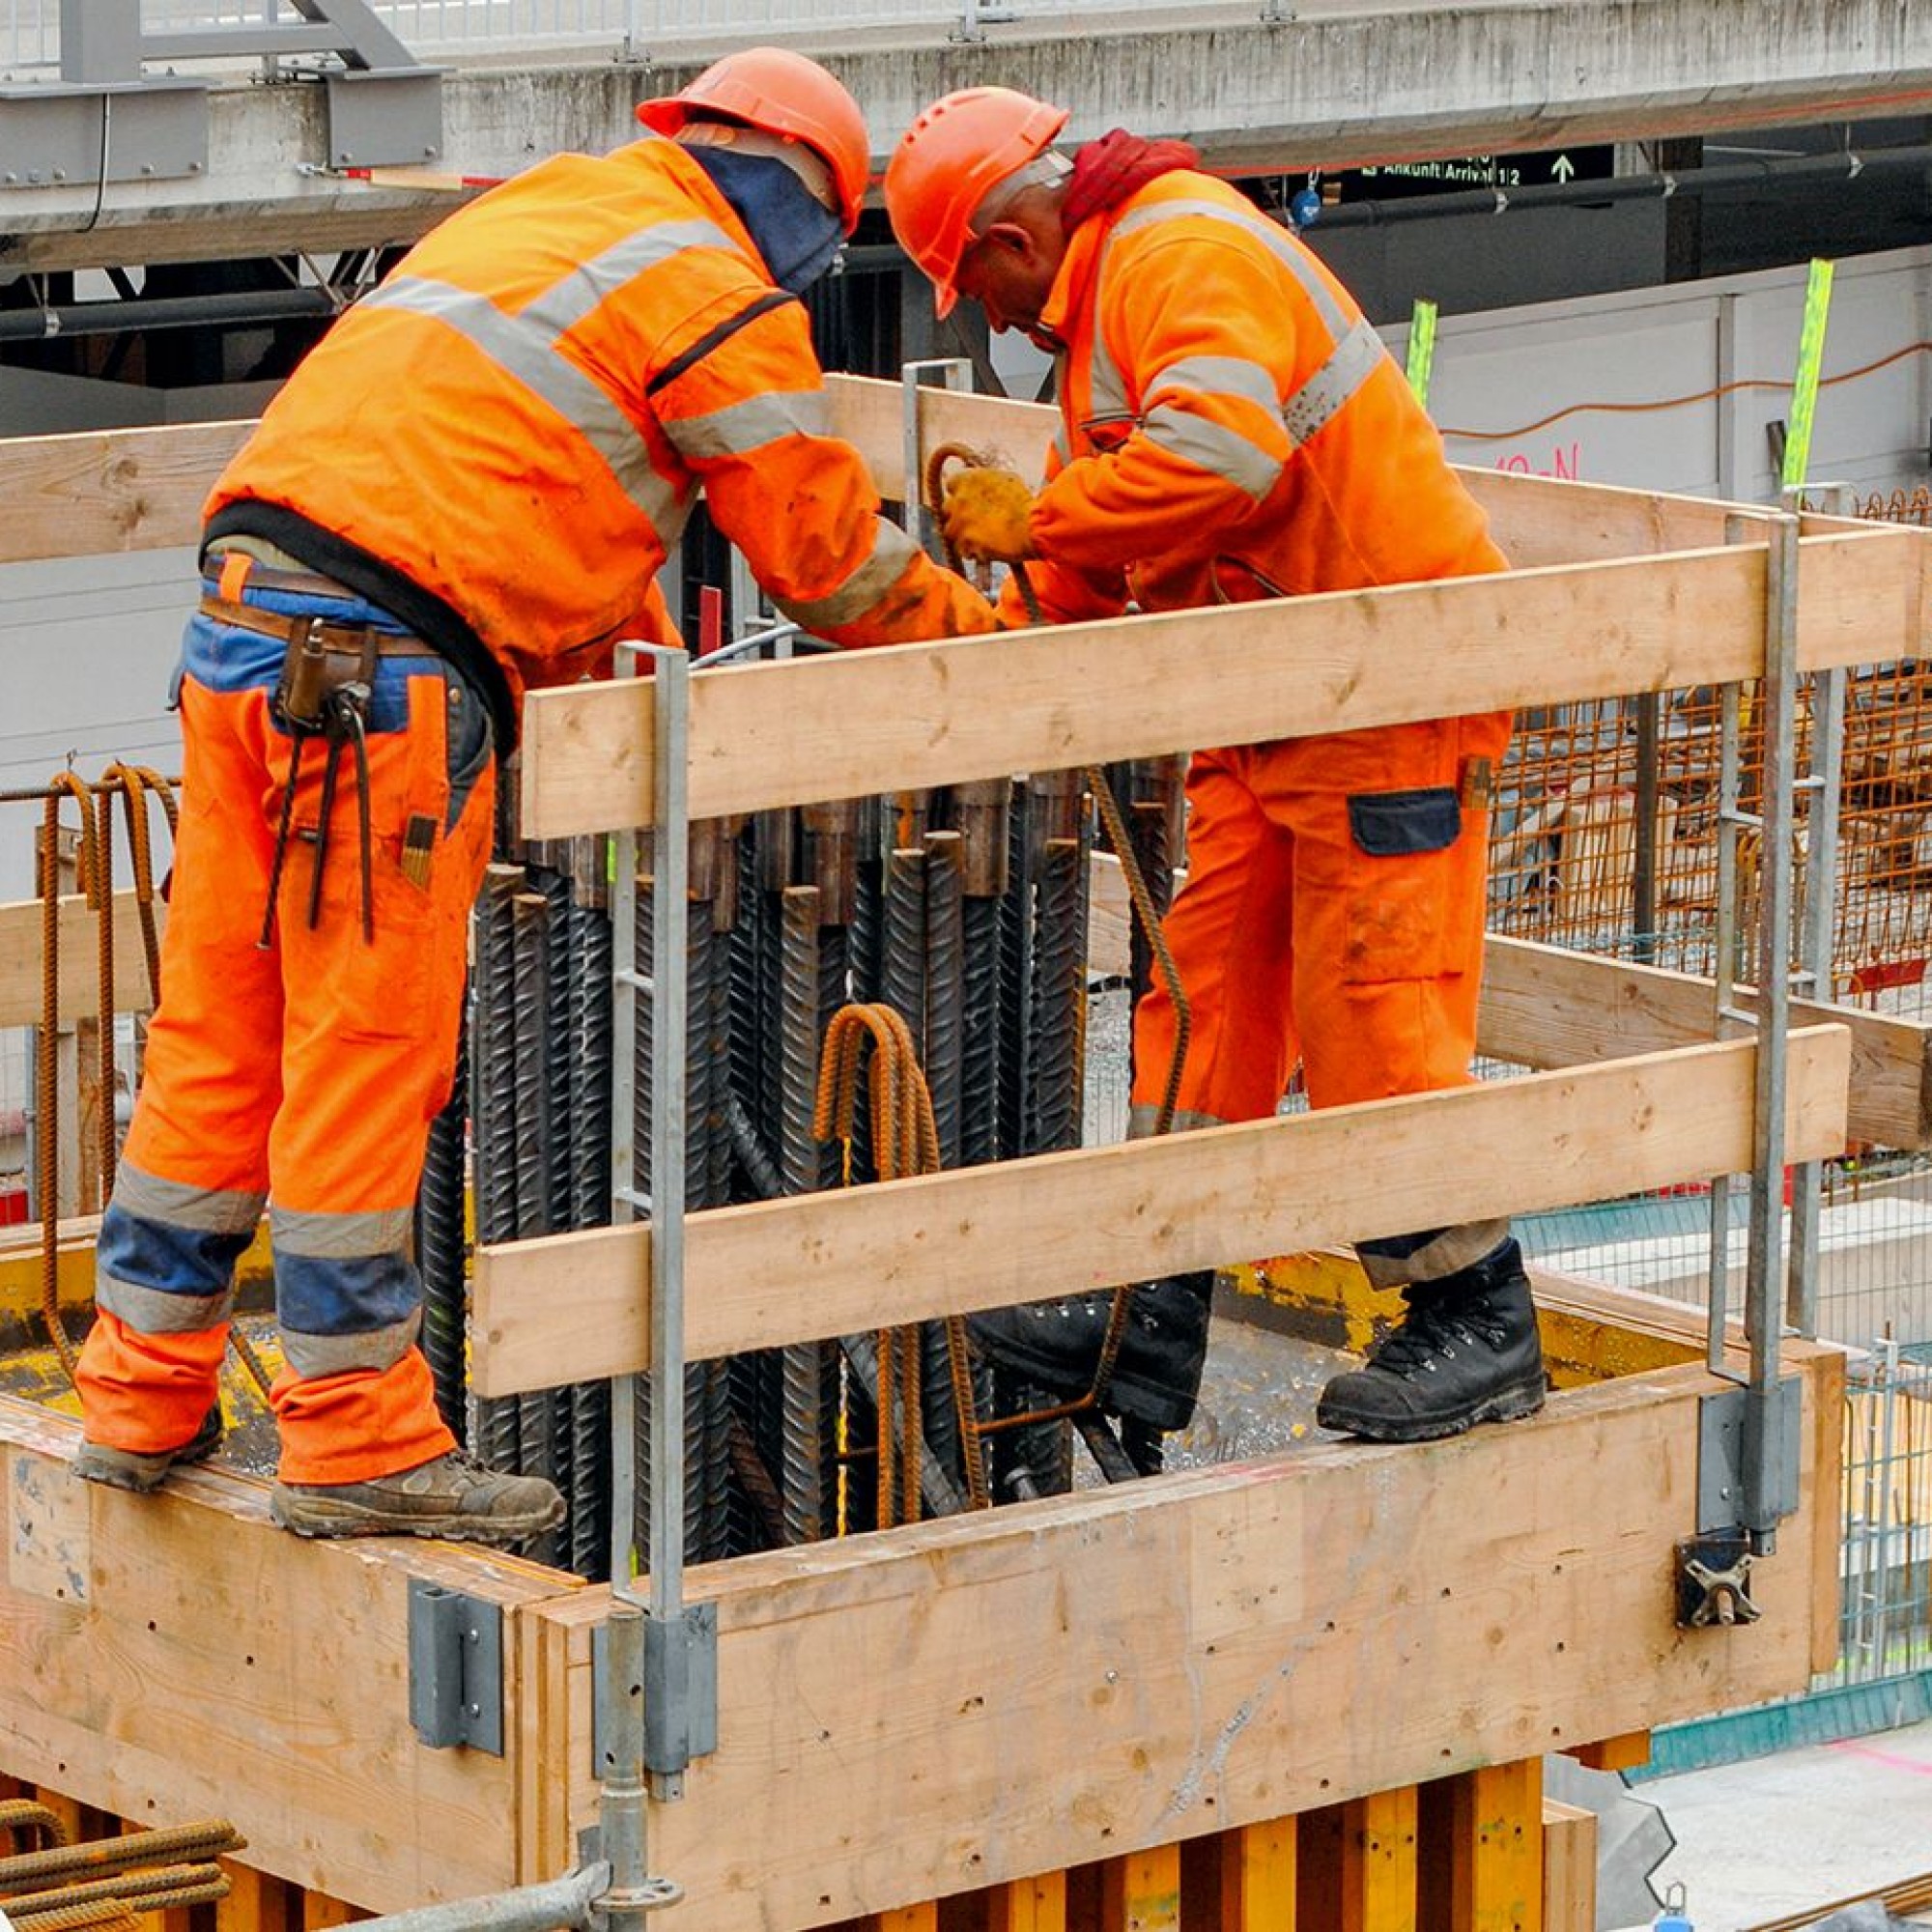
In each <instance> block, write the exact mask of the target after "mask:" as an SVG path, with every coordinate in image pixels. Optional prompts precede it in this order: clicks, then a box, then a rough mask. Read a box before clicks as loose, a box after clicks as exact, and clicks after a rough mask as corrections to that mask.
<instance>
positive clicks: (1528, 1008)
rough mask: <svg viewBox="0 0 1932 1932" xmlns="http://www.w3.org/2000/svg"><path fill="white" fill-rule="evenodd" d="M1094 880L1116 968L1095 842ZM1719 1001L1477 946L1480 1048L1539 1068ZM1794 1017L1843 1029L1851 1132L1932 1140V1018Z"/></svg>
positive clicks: (1100, 969)
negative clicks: (1848, 1034)
mask: <svg viewBox="0 0 1932 1932" xmlns="http://www.w3.org/2000/svg"><path fill="white" fill-rule="evenodd" d="M1180 876H1181V877H1183V878H1184V877H1185V874H1184V873H1183V874H1181V875H1180ZM1091 881H1092V895H1091V901H1090V903H1091V912H1090V915H1089V920H1088V941H1087V963H1088V966H1089V968H1090V969H1091V970H1092V971H1094V972H1095V973H1103V974H1123V973H1125V972H1126V970H1127V947H1128V933H1129V922H1130V920H1131V917H1132V911H1131V907H1130V905H1129V902H1128V897H1127V889H1126V883H1125V881H1124V880H1123V879H1122V876H1121V867H1120V862H1119V860H1117V859H1116V858H1115V857H1114V856H1113V854H1112V853H1109V852H1096V853H1095V854H1094V863H1093V868H1092V873H1091ZM1177 883H1178V881H1177ZM1731 1003H1732V1004H1733V1005H1736V1006H1742V1007H1755V1006H1756V1004H1757V995H1756V992H1755V990H1754V989H1753V988H1751V987H1748V986H1744V987H1739V988H1738V989H1737V990H1736V991H1735V992H1734V993H1733V996H1732V1002H1731ZM1716 1006H1717V986H1716V982H1715V981H1714V980H1707V979H1700V978H1699V977H1697V976H1696V975H1695V974H1691V973H1674V972H1669V971H1667V970H1665V969H1663V968H1662V967H1657V966H1636V965H1632V964H1630V963H1629V962H1628V961H1625V960H1620V959H1608V958H1605V957H1603V956H1602V955H1601V954H1597V953H1590V952H1577V951H1576V950H1575V949H1573V948H1569V947H1561V946H1547V945H1544V944H1542V943H1541V942H1540V941H1537V940H1532V939H1516V938H1512V937H1510V936H1509V935H1508V934H1506V933H1500V932H1492V933H1491V934H1490V935H1489V937H1488V939H1487V940H1486V941H1485V943H1484V948H1483V998H1482V1006H1481V1008H1480V1009H1479V1011H1478V1013H1477V1017H1476V1048H1477V1051H1478V1052H1480V1053H1484V1054H1487V1055H1489V1056H1490V1057H1491V1058H1492V1059H1495V1060H1504V1061H1510V1062H1513V1063H1515V1064H1517V1065H1522V1066H1536V1067H1551V1066H1576V1065H1581V1064H1583V1063H1584V1062H1588V1061H1599V1060H1615V1059H1618V1058H1620V1057H1622V1056H1624V1055H1628V1054H1634V1053H1655V1052H1657V1051H1658V1050H1659V1049H1660V1048H1662V1047H1667V1046H1684V1045H1688V1044H1689V1043H1690V1042H1691V1041H1693V1040H1701V1039H1711V1038H1714V1037H1716V1032H1717V1027H1716ZM1791 1024H1792V1025H1793V1026H1823V1025H1834V1026H1847V1027H1849V1028H1851V1030H1852V1094H1851V1114H1850V1117H1849V1120H1848V1122H1847V1124H1848V1127H1849V1130H1850V1133H1851V1135H1852V1137H1853V1139H1855V1140H1868V1141H1873V1142H1876V1143H1877V1144H1878V1145H1879V1146H1881V1147H1890V1148H1923V1147H1926V1146H1928V1145H1932V1025H1927V1024H1925V1023H1924V1022H1922V1021H1918V1020H1908V1019H1900V1018H1897V1017H1895V1016H1894V1015H1892V1014H1889V1013H1875V1012H1869V1011H1867V1010H1866V1009H1863V1008H1861V1007H1846V1006H1838V1005H1835V1004H1833V1003H1830V1002H1826V1001H1822V1000H1793V1001H1792V1003H1791Z"/></svg>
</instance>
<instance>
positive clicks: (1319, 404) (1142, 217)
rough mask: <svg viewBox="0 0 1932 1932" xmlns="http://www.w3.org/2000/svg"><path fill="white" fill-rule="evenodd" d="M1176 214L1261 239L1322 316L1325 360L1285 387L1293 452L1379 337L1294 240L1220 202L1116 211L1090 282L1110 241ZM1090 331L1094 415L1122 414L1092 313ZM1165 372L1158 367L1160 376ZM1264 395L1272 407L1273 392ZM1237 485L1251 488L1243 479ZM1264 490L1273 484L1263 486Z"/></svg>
mask: <svg viewBox="0 0 1932 1932" xmlns="http://www.w3.org/2000/svg"><path fill="white" fill-rule="evenodd" d="M1183 216H1191V217H1200V218H1203V219H1206V220H1209V221H1225V222H1227V223H1229V224H1230V225H1231V226H1232V227H1235V228H1238V229H1240V230H1242V231H1243V232H1244V233H1246V234H1249V235H1252V236H1254V237H1255V238H1256V239H1257V240H1259V241H1263V242H1264V243H1265V244H1266V246H1267V247H1268V249H1269V250H1270V251H1271V252H1272V253H1273V255H1274V256H1275V258H1276V259H1277V260H1278V261H1279V262H1280V263H1281V265H1282V266H1283V267H1284V268H1285V269H1287V270H1288V271H1289V273H1290V274H1292V275H1293V277H1294V279H1295V280H1296V281H1297V282H1298V283H1299V284H1300V285H1301V290H1302V293H1303V294H1304V295H1306V296H1307V298H1308V299H1309V300H1310V301H1311V302H1312V303H1313V304H1314V306H1315V312H1316V314H1317V315H1319V316H1320V317H1321V320H1322V322H1323V323H1324V324H1325V325H1326V327H1327V329H1328V333H1329V335H1330V336H1331V337H1333V338H1334V341H1335V347H1334V348H1333V349H1332V350H1330V351H1329V354H1328V356H1327V359H1326V360H1325V361H1323V362H1322V363H1321V366H1320V367H1319V368H1318V369H1316V370H1315V371H1314V373H1313V374H1312V375H1310V376H1309V378H1308V380H1307V381H1306V382H1305V383H1303V384H1301V385H1300V386H1299V387H1298V388H1296V389H1293V390H1292V391H1291V392H1290V394H1289V395H1288V397H1287V399H1286V400H1285V401H1284V402H1282V403H1281V405H1280V409H1281V417H1282V422H1283V424H1284V426H1285V427H1286V428H1287V431H1288V435H1289V440H1290V443H1291V444H1292V446H1293V447H1294V448H1297V449H1298V448H1300V446H1301V445H1302V444H1303V443H1304V442H1306V441H1307V440H1308V439H1309V438H1310V437H1312V436H1313V435H1314V434H1315V433H1316V431H1318V430H1319V429H1321V428H1322V427H1323V426H1324V425H1325V424H1326V423H1328V422H1329V421H1330V420H1331V419H1332V418H1333V417H1334V415H1335V413H1336V412H1337V411H1339V410H1340V409H1341V408H1342V406H1343V404H1345V403H1346V402H1347V401H1348V400H1349V398H1350V396H1352V395H1353V394H1354V393H1355V391H1356V390H1357V389H1359V388H1360V387H1361V386H1362V384H1364V383H1365V382H1367V381H1368V379H1369V377H1370V376H1371V375H1372V374H1373V373H1374V372H1375V369H1376V367H1377V365H1378V362H1379V361H1380V360H1381V358H1382V356H1383V355H1386V354H1387V351H1386V350H1385V349H1384V348H1383V346H1382V341H1381V338H1380V336H1378V334H1377V333H1376V331H1375V329H1374V327H1372V326H1371V324H1370V323H1369V322H1368V321H1367V319H1366V318H1363V319H1360V320H1357V321H1355V322H1353V323H1350V320H1349V318H1348V313H1347V311H1346V310H1345V309H1344V308H1343V306H1342V305H1341V303H1340V302H1339V301H1337V300H1336V298H1335V296H1334V294H1333V292H1332V291H1331V290H1330V289H1329V287H1328V285H1327V283H1326V282H1324V281H1323V280H1322V279H1321V275H1320V273H1319V272H1318V270H1317V269H1316V267H1315V265H1314V263H1313V262H1312V261H1310V259H1309V258H1308V257H1307V256H1306V255H1305V254H1304V253H1303V252H1302V250H1301V247H1300V244H1299V243H1297V242H1296V241H1294V240H1293V238H1292V237H1291V236H1290V235H1288V234H1287V232H1286V231H1285V230H1283V229H1280V228H1278V227H1276V226H1275V224H1274V223H1273V222H1271V221H1269V220H1268V219H1267V217H1266V216H1265V215H1264V214H1262V213H1258V212H1257V213H1245V212H1243V211H1241V210H1239V209H1234V208H1224V207H1223V206H1222V205H1221V204H1220V203H1219V202H1213V201H1163V202H1156V203H1154V204H1153V205H1152V206H1151V207H1147V208H1137V209H1134V210H1132V211H1131V212H1130V213H1126V214H1124V215H1122V217H1121V219H1120V220H1119V221H1117V222H1116V223H1115V224H1114V226H1113V228H1112V229H1111V230H1109V232H1108V235H1107V239H1106V241H1105V242H1104V244H1103V245H1102V250H1101V258H1100V264H1099V267H1098V268H1097V269H1096V270H1095V273H1094V285H1095V287H1096V288H1098V286H1099V284H1100V280H1101V277H1102V276H1103V275H1104V274H1105V271H1106V267H1107V257H1108V254H1109V253H1110V252H1111V250H1112V248H1113V244H1114V243H1115V241H1118V240H1119V239H1120V238H1121V237H1122V235H1131V234H1133V233H1135V232H1136V231H1138V230H1140V229H1143V228H1148V227H1151V226H1152V225H1153V224H1155V223H1156V222H1161V221H1167V220H1170V219H1179V218H1181V217H1183ZM1093 333H1094V347H1093V353H1092V355H1091V358H1090V361H1089V375H1088V386H1089V389H1090V392H1091V396H1092V411H1093V413H1094V415H1095V416H1100V415H1105V414H1106V413H1108V412H1110V411H1124V410H1125V409H1126V407H1127V391H1126V384H1125V383H1124V381H1123V380H1122V376H1121V372H1120V369H1119V367H1118V366H1117V365H1116V363H1115V361H1114V358H1113V356H1112V355H1111V354H1110V353H1109V352H1108V349H1107V341H1106V334H1105V331H1104V330H1103V329H1102V328H1101V327H1099V324H1098V319H1097V317H1096V319H1095V323H1094V331H1093ZM1196 359H1198V360H1200V361H1202V362H1204V363H1215V362H1224V361H1225V362H1230V363H1232V362H1234V361H1235V360H1236V358H1233V357H1220V356H1204V357H1200V358H1186V360H1188V361H1192V360H1196ZM1174 366H1175V367H1177V368H1179V367H1182V366H1185V364H1184V363H1178V364H1176V365H1174ZM1170 373H1171V372H1170V371H1163V372H1162V378H1165V377H1167V376H1168V375H1169V374H1170ZM1156 380H1157V381H1158V380H1160V379H1156ZM1203 386H1207V385H1206V384H1204V385H1203ZM1153 388H1154V384H1149V389H1148V393H1149V394H1151V393H1152V392H1153ZM1235 393H1236V394H1246V393H1248V391H1247V390H1245V389H1239V390H1236V391H1235ZM1269 400H1270V404H1272V402H1273V398H1272V396H1270V398H1269ZM1155 413H1157V412H1150V415H1149V420H1150V421H1151V419H1152V415H1153V414H1155ZM1180 453H1181V454H1183V455H1187V456H1188V457H1189V460H1190V461H1196V462H1199V461H1201V460H1202V459H1200V458H1199V457H1195V456H1193V455H1192V454H1191V453H1190V452H1188V451H1186V450H1182V451H1181V452H1180ZM1204 467H1205V468H1208V469H1213V470H1215V472H1216V473H1217V474H1228V475H1229V476H1230V480H1231V481H1236V482H1238V481H1239V479H1238V477H1236V476H1235V475H1234V474H1233V473H1232V472H1231V471H1228V470H1224V469H1222V468H1221V466H1220V465H1219V464H1217V463H1214V462H1211V461H1210V462H1208V463H1205V464H1204ZM1251 473H1252V474H1253V475H1256V476H1258V475H1259V473H1260V472H1259V470H1255V471H1252V472H1251ZM1240 487H1243V488H1248V487H1250V486H1249V485H1247V484H1242V485H1241V486H1240ZM1268 487H1269V488H1272V487H1273V486H1272V484H1271V483H1270V484H1269V486H1268ZM1254 494H1256V495H1258V496H1260V495H1265V494H1266V492H1265V491H1257V492H1255V493H1254Z"/></svg>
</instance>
